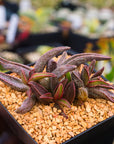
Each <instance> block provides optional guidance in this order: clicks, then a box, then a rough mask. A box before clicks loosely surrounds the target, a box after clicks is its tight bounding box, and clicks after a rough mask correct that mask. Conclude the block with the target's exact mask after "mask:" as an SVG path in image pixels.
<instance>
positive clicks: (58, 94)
mask: <svg viewBox="0 0 114 144" xmlns="http://www.w3.org/2000/svg"><path fill="white" fill-rule="evenodd" d="M63 92H64V87H63V84H62V83H60V84H59V85H58V87H57V89H56V92H55V94H54V100H59V99H61V98H62V97H63Z"/></svg>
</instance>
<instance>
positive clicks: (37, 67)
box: [35, 47, 70, 72]
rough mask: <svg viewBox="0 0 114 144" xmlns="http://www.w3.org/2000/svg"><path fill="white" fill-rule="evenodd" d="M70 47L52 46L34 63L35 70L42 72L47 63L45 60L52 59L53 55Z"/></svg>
mask: <svg viewBox="0 0 114 144" xmlns="http://www.w3.org/2000/svg"><path fill="white" fill-rule="evenodd" d="M69 49H70V47H57V48H53V49H52V50H50V51H48V52H46V53H45V54H44V55H42V56H41V57H40V58H39V59H38V61H37V62H36V64H35V71H36V72H42V71H43V70H44V67H45V65H46V64H47V62H48V61H49V60H50V59H52V58H53V57H54V56H56V55H57V54H59V53H61V52H63V51H66V50H69Z"/></svg>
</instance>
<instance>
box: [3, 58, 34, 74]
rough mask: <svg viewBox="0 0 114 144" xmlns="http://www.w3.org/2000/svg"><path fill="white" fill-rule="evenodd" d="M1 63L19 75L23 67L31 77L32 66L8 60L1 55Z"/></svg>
mask: <svg viewBox="0 0 114 144" xmlns="http://www.w3.org/2000/svg"><path fill="white" fill-rule="evenodd" d="M0 64H1V65H2V66H3V68H5V69H8V70H11V71H12V72H15V73H17V74H19V75H21V69H23V71H24V72H25V75H26V76H27V77H29V72H30V70H32V68H31V67H29V66H27V65H23V64H20V63H16V62H12V61H8V60H5V59H3V58H1V57H0Z"/></svg>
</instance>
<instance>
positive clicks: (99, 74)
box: [91, 67, 104, 78]
mask: <svg viewBox="0 0 114 144" xmlns="http://www.w3.org/2000/svg"><path fill="white" fill-rule="evenodd" d="M103 71H104V67H103V68H101V69H100V70H99V71H97V72H95V73H94V74H93V75H92V77H91V78H95V77H98V76H101V75H102V73H103Z"/></svg>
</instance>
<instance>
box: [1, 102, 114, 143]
mask: <svg viewBox="0 0 114 144" xmlns="http://www.w3.org/2000/svg"><path fill="white" fill-rule="evenodd" d="M0 115H1V116H2V118H3V119H4V120H5V122H6V123H7V125H8V127H9V128H10V129H11V131H12V132H13V133H14V135H16V136H17V137H18V138H19V139H20V141H22V142H23V143H24V144H37V143H36V142H35V140H33V139H32V137H31V136H30V135H29V134H28V133H27V132H26V131H25V130H24V129H23V128H22V127H21V125H20V124H19V123H18V122H17V121H16V120H15V119H14V117H13V116H12V115H11V114H10V113H9V112H8V110H7V109H6V108H5V107H4V106H3V105H2V104H1V103H0ZM113 138H114V116H112V117H110V118H108V119H106V120H104V121H102V122H100V123H98V124H96V125H95V126H93V127H91V128H89V129H88V130H86V131H84V132H82V133H80V134H78V135H76V136H75V137H73V138H71V139H69V140H68V141H66V142H64V143H63V144H112V141H113Z"/></svg>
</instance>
